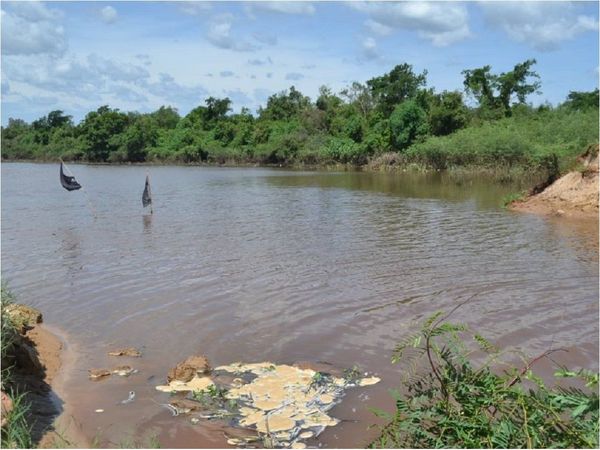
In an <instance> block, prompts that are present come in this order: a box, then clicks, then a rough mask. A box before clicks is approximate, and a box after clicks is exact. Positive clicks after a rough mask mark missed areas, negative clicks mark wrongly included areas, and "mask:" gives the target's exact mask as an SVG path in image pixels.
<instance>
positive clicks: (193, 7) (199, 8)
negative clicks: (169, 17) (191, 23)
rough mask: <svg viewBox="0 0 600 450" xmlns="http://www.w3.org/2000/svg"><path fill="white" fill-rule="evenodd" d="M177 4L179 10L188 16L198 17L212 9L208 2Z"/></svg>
mask: <svg viewBox="0 0 600 450" xmlns="http://www.w3.org/2000/svg"><path fill="white" fill-rule="evenodd" d="M177 4H178V5H179V10H180V11H181V12H182V13H184V14H187V15H189V16H200V15H202V14H204V13H206V11H209V10H210V9H211V8H212V5H211V4H210V3H209V2H199V1H188V2H177Z"/></svg>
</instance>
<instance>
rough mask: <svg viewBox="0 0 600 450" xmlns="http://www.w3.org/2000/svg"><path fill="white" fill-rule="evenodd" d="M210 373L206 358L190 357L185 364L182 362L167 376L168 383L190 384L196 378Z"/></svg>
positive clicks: (201, 356) (200, 356)
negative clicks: (174, 381) (180, 382)
mask: <svg viewBox="0 0 600 450" xmlns="http://www.w3.org/2000/svg"><path fill="white" fill-rule="evenodd" d="M207 373H210V364H209V363H208V359H207V358H206V356H203V355H199V356H190V357H189V358H188V359H186V360H185V361H183V362H180V363H179V364H177V365H176V366H175V367H173V368H172V369H171V370H169V374H168V375H167V382H171V381H173V380H178V381H183V382H188V381H190V380H191V379H192V378H194V377H195V376H199V375H204V374H207Z"/></svg>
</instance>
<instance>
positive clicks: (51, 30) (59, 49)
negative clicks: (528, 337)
mask: <svg viewBox="0 0 600 450" xmlns="http://www.w3.org/2000/svg"><path fill="white" fill-rule="evenodd" d="M61 16H62V15H61V14H60V12H59V11H57V10H52V9H48V8H46V6H45V5H43V4H41V3H38V2H11V3H10V7H9V8H7V9H4V8H3V9H2V11H1V22H2V53H3V54H5V55H37V54H53V55H62V54H64V53H65V51H66V50H67V40H66V37H65V30H64V28H63V27H62V25H61V24H60V23H59V20H60V18H61Z"/></svg>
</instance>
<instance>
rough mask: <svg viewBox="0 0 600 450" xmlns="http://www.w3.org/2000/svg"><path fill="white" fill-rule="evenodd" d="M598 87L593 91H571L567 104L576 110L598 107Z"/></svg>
mask: <svg viewBox="0 0 600 450" xmlns="http://www.w3.org/2000/svg"><path fill="white" fill-rule="evenodd" d="M598 100H599V99H598V89H597V88H596V89H594V90H593V91H591V92H578V91H570V92H569V95H568V96H567V101H566V102H565V105H566V106H568V107H569V108H571V109H573V110H575V111H583V110H586V109H590V108H598Z"/></svg>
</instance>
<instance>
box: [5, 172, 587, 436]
mask: <svg viewBox="0 0 600 450" xmlns="http://www.w3.org/2000/svg"><path fill="white" fill-rule="evenodd" d="M71 168H72V170H73V172H74V173H75V175H76V176H77V179H78V181H79V182H81V183H82V184H83V185H84V187H85V189H86V190H87V192H88V194H89V196H90V199H91V202H92V203H93V205H94V207H95V209H96V211H97V219H95V220H94V218H93V217H92V215H91V213H90V210H89V207H88V204H87V201H86V197H85V194H84V192H82V191H77V192H67V191H65V190H63V189H62V188H61V186H60V184H59V179H58V165H56V164H22V163H4V164H2V278H3V279H4V280H7V281H8V282H9V284H10V286H11V288H12V289H13V290H14V291H15V293H16V294H17V295H18V296H19V299H20V300H21V301H23V302H25V303H29V304H31V305H32V306H35V307H38V308H40V309H41V310H42V311H43V312H44V317H45V321H46V322H47V323H48V324H50V325H51V326H55V327H58V328H61V329H62V330H65V331H66V332H67V333H68V336H69V340H70V343H71V344H72V345H73V346H75V347H76V349H77V357H76V360H75V362H74V367H73V370H72V371H71V373H70V375H69V378H68V384H67V385H66V386H65V388H66V391H65V394H64V398H63V400H64V401H66V402H67V404H68V405H69V408H70V411H71V413H72V415H73V417H74V419H73V420H74V421H76V423H77V426H78V427H80V428H81V429H82V430H83V432H84V433H85V434H86V435H87V436H88V437H90V438H96V439H97V440H98V442H99V443H100V444H101V445H114V446H120V445H123V444H124V443H126V442H133V441H137V442H140V441H143V442H147V441H144V440H145V439H147V437H148V436H150V435H156V436H158V440H159V441H160V443H161V445H162V446H163V447H223V446H226V444H225V441H224V438H223V430H222V427H221V426H220V425H219V424H216V423H205V422H202V423H200V424H198V425H193V424H191V423H190V422H189V421H188V420H187V419H186V418H185V417H183V416H179V417H171V415H170V412H169V411H168V410H166V409H165V408H162V407H160V406H159V405H158V404H157V403H161V402H164V401H166V399H167V398H168V395H167V394H163V393H160V392H157V391H155V389H154V386H155V385H157V384H160V383H162V382H164V378H165V376H166V373H167V371H168V369H169V368H170V367H172V366H174V365H175V364H176V363H177V362H179V361H181V360H183V359H185V358H186V357H187V356H189V355H191V354H195V353H203V354H205V355H207V356H208V357H209V359H210V360H211V362H212V363H213V364H215V365H218V364H227V363H230V362H233V361H245V362H259V361H266V360H270V361H273V362H276V363H293V362H297V361H311V362H324V363H327V364H331V365H333V366H334V367H337V368H342V369H343V368H346V367H350V366H352V365H355V364H356V365H359V366H360V367H361V368H363V369H364V370H368V371H369V372H372V373H375V374H377V375H378V376H380V377H381V378H382V382H381V383H379V384H377V385H375V386H371V387H367V388H359V389H355V390H351V391H349V393H348V394H347V395H346V397H345V398H344V400H343V402H342V403H341V404H340V405H338V406H337V407H336V408H335V409H334V410H332V415H333V416H335V417H338V418H340V419H344V422H342V423H341V424H339V425H338V426H336V427H334V428H330V429H327V430H326V431H325V432H324V433H323V434H322V435H321V436H320V437H319V438H318V440H316V441H314V442H312V443H311V444H312V445H321V446H325V447H360V446H364V445H365V444H366V443H367V442H369V440H370V439H371V438H372V437H373V436H374V435H375V434H376V430H375V429H368V427H369V426H370V425H371V424H373V423H375V422H376V420H375V417H374V416H373V414H372V413H371V412H369V410H368V408H369V407H378V408H383V409H388V410H391V409H392V408H393V401H392V400H391V397H390V396H389V394H388V389H390V388H394V387H397V386H398V385H399V384H400V382H401V371H402V369H403V366H402V364H399V365H392V364H391V363H390V357H391V353H392V350H393V348H394V345H395V344H396V342H398V341H399V340H400V339H401V338H402V337H403V336H405V335H406V334H407V333H410V332H412V331H414V330H416V329H417V326H418V323H419V321H421V320H423V319H424V318H426V317H427V316H428V315H429V314H431V313H433V312H435V311H437V310H449V309H450V308H452V307H453V306H454V305H456V304H457V303H458V302H460V301H463V300H465V299H466V298H468V297H469V296H472V295H474V294H477V295H476V297H475V298H474V300H472V301H471V302H470V303H469V304H468V306H465V307H463V308H461V309H459V310H458V312H457V313H456V314H455V320H457V321H462V322H465V323H467V324H468V325H470V326H471V327H472V328H474V329H476V330H478V331H480V332H481V333H482V334H484V335H485V336H487V337H489V338H490V339H491V340H492V341H493V342H494V343H496V344H498V345H499V346H501V347H503V348H507V349H516V350H520V351H523V352H526V353H527V354H529V355H533V356H535V355H537V354H539V353H541V352H542V351H544V350H546V349H548V348H550V347H552V346H555V347H556V346H561V347H566V348H568V349H569V350H570V351H569V353H568V354H564V355H557V358H559V360H560V358H562V360H561V361H564V362H566V363H568V364H569V365H571V366H580V367H588V368H592V369H596V368H597V367H598V229H597V223H596V224H587V223H581V222H566V221H564V220H559V219H546V218H543V217H539V216H535V215H528V214H520V213H515V212H510V211H506V210H504V209H502V208H501V198H502V197H503V196H504V195H505V194H507V193H509V192H512V191H514V190H515V188H514V187H512V186H499V185H494V184H491V183H488V182H486V180H480V181H470V182H467V183H463V184H462V185H456V184H455V183H453V182H451V181H450V180H449V179H448V178H447V177H446V176H443V175H439V174H434V175H428V176H424V175H411V174H407V173H400V174H373V173H353V172H345V173H334V172H297V171H284V170H269V169H252V168H244V169H230V168H206V167H141V166H136V167H127V166H122V167H109V166H93V165H88V166H86V165H73V166H71ZM146 172H149V173H150V180H151V184H152V190H153V195H154V215H153V216H148V215H144V212H143V210H142V207H141V195H142V190H143V187H144V178H145V174H146ZM121 346H136V347H139V348H141V350H142V352H143V357H142V358H139V359H129V360H126V359H116V358H110V357H108V356H107V355H106V352H107V351H109V350H110V349H113V348H114V347H121ZM121 363H131V364H132V365H133V366H134V367H136V368H137V369H139V373H138V374H135V375H132V376H131V377H130V378H116V377H113V378H111V379H108V380H105V381H102V382H91V381H89V380H88V378H87V369H89V368H104V367H106V368H110V367H111V366H116V365H118V364H121ZM542 370H545V371H546V372H547V374H550V373H551V372H552V367H550V366H548V367H547V368H542ZM130 390H134V391H136V394H137V396H136V399H135V401H134V402H132V403H129V404H126V405H121V404H119V402H120V401H121V400H123V399H125V398H127V393H128V392H129V391H130ZM98 408H101V409H104V410H105V412H104V413H95V412H94V411H95V410H96V409H98Z"/></svg>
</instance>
